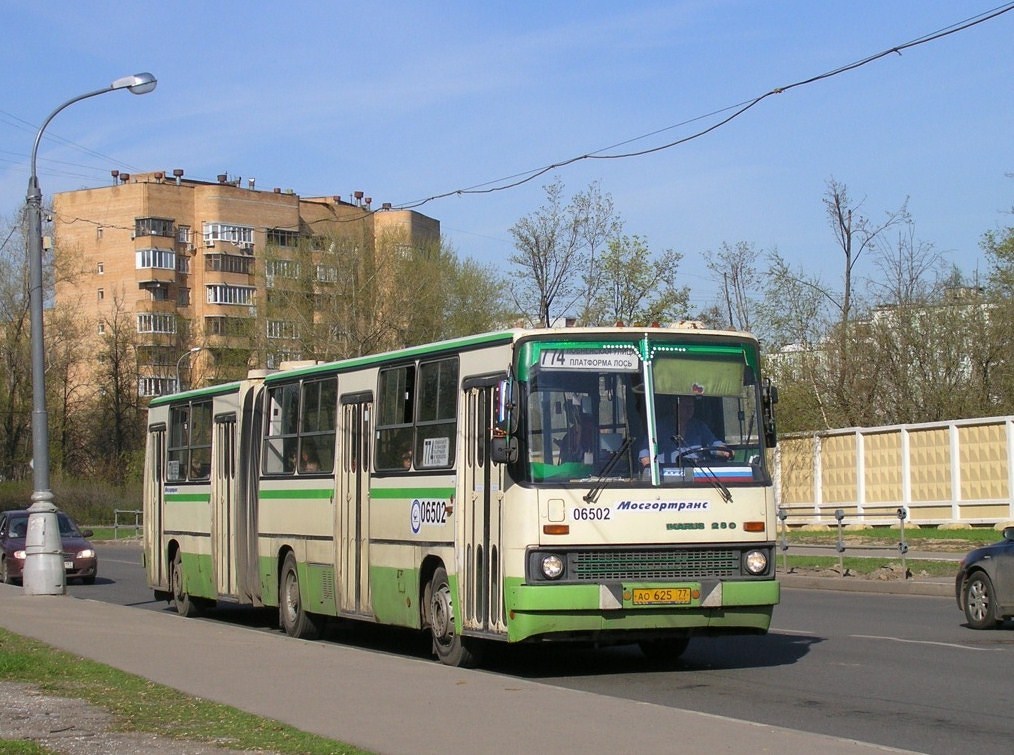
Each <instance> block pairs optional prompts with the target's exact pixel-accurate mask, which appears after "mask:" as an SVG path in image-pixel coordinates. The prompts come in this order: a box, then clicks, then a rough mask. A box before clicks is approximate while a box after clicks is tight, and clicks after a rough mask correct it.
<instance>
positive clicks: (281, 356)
mask: <svg viewBox="0 0 1014 755" xmlns="http://www.w3.org/2000/svg"><path fill="white" fill-rule="evenodd" d="M302 358H303V353H302V352H300V351H271V352H268V356H267V366H268V369H271V370H276V369H278V368H279V367H280V366H281V364H282V362H298V361H300V360H301V359H302Z"/></svg>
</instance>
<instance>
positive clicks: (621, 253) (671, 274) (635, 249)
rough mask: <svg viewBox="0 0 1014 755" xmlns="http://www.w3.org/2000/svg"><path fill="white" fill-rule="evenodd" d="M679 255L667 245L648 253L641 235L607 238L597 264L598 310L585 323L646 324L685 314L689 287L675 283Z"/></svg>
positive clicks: (684, 315) (669, 321)
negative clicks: (589, 320) (657, 252)
mask: <svg viewBox="0 0 1014 755" xmlns="http://www.w3.org/2000/svg"><path fill="white" fill-rule="evenodd" d="M682 259H683V255H681V254H680V253H679V252H676V251H673V250H671V249H667V250H666V251H664V252H662V253H661V254H660V255H658V256H656V255H654V254H652V252H651V249H649V247H648V243H647V241H646V240H645V239H644V238H643V237H641V236H636V235H635V236H620V237H617V238H613V239H611V240H610V241H609V243H608V248H607V250H606V252H605V253H604V254H603V255H602V258H601V260H600V265H599V271H600V274H601V283H600V294H599V299H600V302H601V303H600V304H598V305H597V306H596V307H595V309H596V310H597V312H598V313H599V314H598V316H597V317H596V319H595V320H593V321H591V322H590V323H589V324H593V325H611V324H613V323H616V322H623V323H627V324H631V325H633V324H639V325H650V324H652V323H671V322H673V321H675V320H680V319H684V318H686V317H687V314H688V312H689V302H690V290H689V289H688V288H687V287H685V286H683V287H681V286H678V285H677V280H678V278H679V276H678V271H679V263H680V260H682Z"/></svg>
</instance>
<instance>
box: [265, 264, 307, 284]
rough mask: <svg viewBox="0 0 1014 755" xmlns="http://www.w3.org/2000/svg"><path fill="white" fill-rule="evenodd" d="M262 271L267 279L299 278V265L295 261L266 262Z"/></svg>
mask: <svg viewBox="0 0 1014 755" xmlns="http://www.w3.org/2000/svg"><path fill="white" fill-rule="evenodd" d="M264 271H265V273H267V275H268V277H269V278H289V279H290V280H297V279H298V278H299V263H298V262H296V261H295V260H266V261H265V263H264Z"/></svg>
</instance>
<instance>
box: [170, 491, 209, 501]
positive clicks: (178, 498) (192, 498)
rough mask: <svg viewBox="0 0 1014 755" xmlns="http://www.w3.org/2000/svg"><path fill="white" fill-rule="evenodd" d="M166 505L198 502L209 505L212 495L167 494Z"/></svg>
mask: <svg viewBox="0 0 1014 755" xmlns="http://www.w3.org/2000/svg"><path fill="white" fill-rule="evenodd" d="M165 500H166V503H185V502H187V501H198V502H199V503H207V502H208V501H210V500H211V493H166V494H165Z"/></svg>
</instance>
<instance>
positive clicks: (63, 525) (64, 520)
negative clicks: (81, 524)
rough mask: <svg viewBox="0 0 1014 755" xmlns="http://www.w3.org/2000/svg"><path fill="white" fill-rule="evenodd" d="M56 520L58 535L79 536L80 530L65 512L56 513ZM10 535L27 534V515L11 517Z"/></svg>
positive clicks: (23, 535)
mask: <svg viewBox="0 0 1014 755" xmlns="http://www.w3.org/2000/svg"><path fill="white" fill-rule="evenodd" d="M56 520H57V522H58V523H59V525H60V537H81V536H82V535H81V530H79V529H78V528H77V525H76V524H74V521H73V520H72V519H71V518H70V517H69V516H67V515H66V514H62V513H61V514H57V515H56ZM10 533H11V537H25V536H27V534H28V517H27V516H20V517H16V518H15V517H11V520H10Z"/></svg>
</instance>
